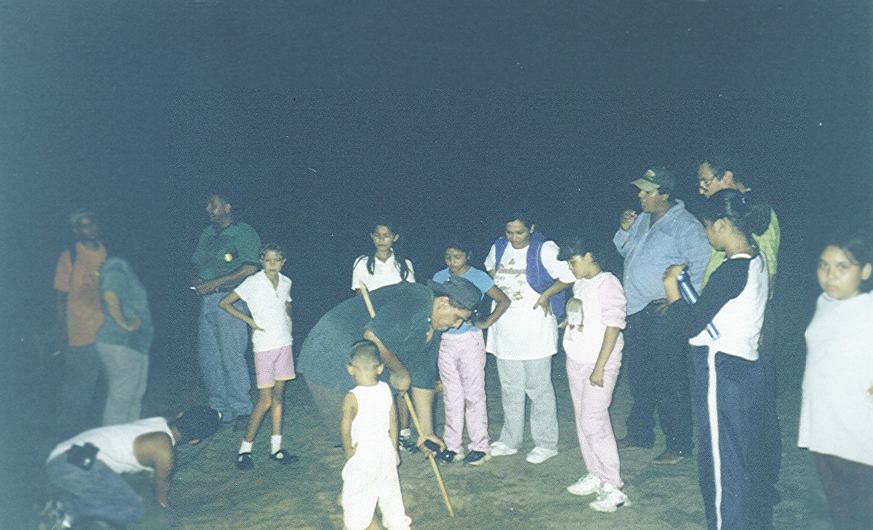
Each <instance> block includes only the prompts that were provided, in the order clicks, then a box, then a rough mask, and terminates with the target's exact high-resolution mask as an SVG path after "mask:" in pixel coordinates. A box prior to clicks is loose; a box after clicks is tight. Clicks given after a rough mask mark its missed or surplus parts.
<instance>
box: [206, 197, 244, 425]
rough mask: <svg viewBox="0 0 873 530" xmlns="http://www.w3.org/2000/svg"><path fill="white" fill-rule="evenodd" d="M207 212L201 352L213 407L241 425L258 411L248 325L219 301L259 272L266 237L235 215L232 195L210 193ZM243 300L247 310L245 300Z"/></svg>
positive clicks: (241, 304)
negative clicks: (249, 363)
mask: <svg viewBox="0 0 873 530" xmlns="http://www.w3.org/2000/svg"><path fill="white" fill-rule="evenodd" d="M206 211H207V212H208V213H209V221H210V225H209V226H207V227H206V228H204V229H203V232H201V233H200V239H199V240H198V241H197V248H196V249H195V250H194V256H193V257H192V258H191V263H192V264H193V265H194V271H195V275H196V279H195V280H194V284H193V285H192V286H191V288H192V289H193V290H194V292H195V293H197V294H198V295H199V296H200V297H201V298H202V304H201V308H200V321H199V330H198V334H197V353H198V357H199V361H200V370H201V372H202V374H203V381H204V383H205V385H206V393H207V396H208V399H209V406H210V407H212V408H214V409H216V410H218V411H219V412H221V413H222V416H223V420H224V421H225V422H233V423H234V429H235V430H240V429H244V428H245V426H246V424H247V423H248V417H249V415H250V414H251V411H252V401H251V397H250V396H249V388H250V382H249V371H248V367H247V366H246V361H245V353H246V348H247V347H248V340H249V334H248V327H247V326H246V324H245V323H244V322H242V321H241V320H237V319H236V318H233V317H232V316H230V315H229V314H228V313H227V312H225V311H223V310H222V309H221V308H220V307H218V303H219V302H220V301H221V299H222V298H223V297H224V296H225V295H226V294H227V293H228V292H230V291H232V290H233V289H234V287H236V286H237V285H239V284H240V283H241V282H242V281H243V280H244V279H245V278H247V277H248V276H251V275H252V274H254V273H255V272H257V271H258V254H259V253H260V249H261V239H260V238H259V237H258V234H257V232H255V230H254V229H253V228H252V227H251V226H249V225H247V224H245V223H242V222H239V221H236V220H234V218H233V206H232V205H231V203H230V201H228V200H227V198H226V197H223V196H221V195H217V194H215V195H212V196H210V197H209V202H208V204H207V206H206ZM237 304H238V305H239V307H238V309H240V310H243V311H244V308H243V305H244V303H243V302H242V301H240V302H237Z"/></svg>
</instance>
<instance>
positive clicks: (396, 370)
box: [363, 329, 411, 392]
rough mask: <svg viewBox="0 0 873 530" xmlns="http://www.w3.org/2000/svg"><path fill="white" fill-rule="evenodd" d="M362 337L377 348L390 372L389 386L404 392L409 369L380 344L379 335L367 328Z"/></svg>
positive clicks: (407, 381)
mask: <svg viewBox="0 0 873 530" xmlns="http://www.w3.org/2000/svg"><path fill="white" fill-rule="evenodd" d="M363 338H364V339H366V340H368V341H370V342H372V343H373V344H375V345H376V348H378V349H379V356H380V357H382V364H384V365H385V367H386V368H388V371H389V372H390V373H391V376H390V377H389V378H388V382H389V383H391V386H393V387H394V388H395V389H397V391H398V392H406V391H407V390H409V385H410V383H411V380H410V378H409V371H407V370H406V367H405V366H403V363H401V362H400V359H398V358H397V356H396V355H394V352H392V351H391V350H389V349H388V348H387V347H385V345H384V344H382V341H381V340H379V337H377V336H376V334H375V333H373V332H372V331H370V330H369V329H367V330H364V335H363Z"/></svg>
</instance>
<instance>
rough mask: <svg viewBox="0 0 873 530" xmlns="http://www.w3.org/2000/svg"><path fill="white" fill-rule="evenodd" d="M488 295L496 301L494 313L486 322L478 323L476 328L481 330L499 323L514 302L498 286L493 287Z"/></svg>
mask: <svg viewBox="0 0 873 530" xmlns="http://www.w3.org/2000/svg"><path fill="white" fill-rule="evenodd" d="M486 294H487V295H488V296H490V297H491V298H492V299H493V300H494V303H495V305H494V311H492V312H491V314H490V315H488V318H486V319H485V320H480V321H478V322H476V327H477V328H479V329H488V328H490V327H491V325H492V324H494V323H495V322H497V319H499V318H500V317H501V316H503V313H506V310H507V309H509V306H510V304H512V300H510V299H509V297H508V296H506V294H505V293H504V292H503V291H501V290H500V288H499V287H497V286H496V285H492V286H491V288H490V289H488V292H487V293H486Z"/></svg>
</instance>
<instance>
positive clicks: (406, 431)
mask: <svg viewBox="0 0 873 530" xmlns="http://www.w3.org/2000/svg"><path fill="white" fill-rule="evenodd" d="M400 436H402V437H404V438H408V437H410V436H412V431H410V430H409V429H400Z"/></svg>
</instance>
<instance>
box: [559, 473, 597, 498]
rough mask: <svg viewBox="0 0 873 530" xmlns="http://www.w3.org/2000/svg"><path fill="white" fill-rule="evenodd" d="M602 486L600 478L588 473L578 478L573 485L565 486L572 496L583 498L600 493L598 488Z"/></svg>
mask: <svg viewBox="0 0 873 530" xmlns="http://www.w3.org/2000/svg"><path fill="white" fill-rule="evenodd" d="M602 485H603V481H601V480H600V477H597V476H595V475H592V474H591V473H589V474H587V475H585V476H584V477H582V478H580V479H579V480H578V481H576V482H575V483H574V484H570V485H569V486H567V491H568V492H570V493H572V494H573V495H579V496H580V497H584V496H586V495H591V494H592V493H600V487H601V486H602Z"/></svg>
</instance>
